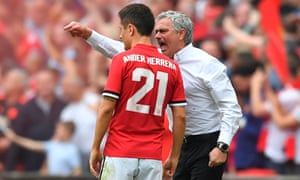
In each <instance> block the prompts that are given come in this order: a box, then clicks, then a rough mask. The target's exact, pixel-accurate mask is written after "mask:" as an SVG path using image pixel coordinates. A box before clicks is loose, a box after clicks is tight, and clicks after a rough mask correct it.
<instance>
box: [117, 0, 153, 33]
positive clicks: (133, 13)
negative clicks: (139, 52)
mask: <svg viewBox="0 0 300 180" xmlns="http://www.w3.org/2000/svg"><path fill="white" fill-rule="evenodd" d="M119 17H120V19H121V24H122V25H123V26H124V27H126V26H127V25H128V24H133V25H134V26H135V27H136V29H137V31H138V32H139V33H140V34H141V35H142V36H150V35H151V33H152V31H153V28H154V16H153V14H152V11H151V10H150V8H149V7H147V6H146V5H144V4H137V3H134V4H130V5H127V6H125V7H124V8H123V9H121V10H120V11H119Z"/></svg>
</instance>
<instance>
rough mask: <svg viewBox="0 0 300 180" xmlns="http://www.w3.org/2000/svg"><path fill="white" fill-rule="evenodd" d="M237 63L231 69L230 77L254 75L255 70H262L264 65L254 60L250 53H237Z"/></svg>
mask: <svg viewBox="0 0 300 180" xmlns="http://www.w3.org/2000/svg"><path fill="white" fill-rule="evenodd" d="M237 56H238V63H237V65H236V66H235V67H234V68H233V69H232V71H231V76H235V75H238V76H243V77H249V76H252V75H253V74H254V72H255V71H256V70H257V69H259V68H260V69H262V70H264V64H263V63H262V62H260V61H259V60H257V59H255V58H254V57H253V55H252V54H250V53H239V54H238V55H237Z"/></svg>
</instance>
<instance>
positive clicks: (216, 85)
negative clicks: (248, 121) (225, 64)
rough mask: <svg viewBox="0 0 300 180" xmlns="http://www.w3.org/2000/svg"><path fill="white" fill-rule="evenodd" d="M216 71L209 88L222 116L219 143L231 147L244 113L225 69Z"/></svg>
mask: <svg viewBox="0 0 300 180" xmlns="http://www.w3.org/2000/svg"><path fill="white" fill-rule="evenodd" d="M214 71H215V73H214V74H213V75H212V76H213V77H212V78H211V80H210V82H209V85H208V86H209V88H210V89H211V91H210V92H211V95H212V97H213V99H214V101H215V103H216V104H217V105H218V108H219V109H218V110H219V111H220V113H221V114H222V116H221V122H220V126H221V127H220V135H219V138H218V142H223V143H226V144H228V145H230V143H231V140H232V138H233V136H234V134H235V133H236V131H237V130H238V127H239V120H240V119H241V118H242V112H241V108H240V106H239V104H238V101H237V96H236V93H235V90H234V89H233V87H232V84H231V82H230V80H229V78H228V76H227V75H226V70H225V68H224V69H223V70H222V69H219V70H214ZM210 73H211V72H210Z"/></svg>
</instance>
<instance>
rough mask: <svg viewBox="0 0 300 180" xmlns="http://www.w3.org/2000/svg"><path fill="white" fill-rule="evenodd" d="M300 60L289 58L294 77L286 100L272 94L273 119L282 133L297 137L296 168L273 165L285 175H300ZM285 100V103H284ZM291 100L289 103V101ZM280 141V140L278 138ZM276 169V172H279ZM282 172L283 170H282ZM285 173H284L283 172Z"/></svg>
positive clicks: (293, 56) (274, 162) (291, 56)
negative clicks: (291, 133) (289, 133)
mask: <svg viewBox="0 0 300 180" xmlns="http://www.w3.org/2000/svg"><path fill="white" fill-rule="evenodd" d="M299 60H300V58H299V57H297V56H296V55H290V56H289V67H290V73H291V75H292V77H291V82H290V85H289V86H287V87H286V89H285V94H284V95H285V96H286V98H285V99H282V95H281V96H280V95H279V96H278V97H277V96H276V95H275V94H271V96H269V97H270V101H271V102H272V118H273V120H274V122H275V124H276V125H277V126H278V127H279V128H281V131H283V130H285V132H286V131H287V132H291V129H292V130H293V129H294V130H295V131H294V136H295V143H296V144H295V157H294V158H295V159H293V160H294V164H295V165H294V168H291V167H289V169H288V168H286V167H287V166H286V165H282V164H278V163H276V161H274V160H273V161H272V163H273V164H271V165H277V166H273V167H275V168H276V167H277V169H278V168H283V170H285V173H291V174H299V173H300V143H299V142H300V141H299V139H300V136H299V135H300V130H299V129H300V128H299V112H300V111H299V99H300V93H299V88H300V85H299V77H300V61H299ZM283 100H284V101H283ZM288 100H289V101H288ZM283 102H284V103H283ZM276 139H278V138H276ZM277 169H276V170H277ZM281 171H282V170H281ZM283 172H284V171H283Z"/></svg>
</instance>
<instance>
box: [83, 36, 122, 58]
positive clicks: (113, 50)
mask: <svg viewBox="0 0 300 180" xmlns="http://www.w3.org/2000/svg"><path fill="white" fill-rule="evenodd" d="M86 42H87V43H88V44H90V45H91V46H92V47H93V48H94V49H95V50H97V51H99V52H100V53H101V54H103V55H104V56H106V57H108V58H112V57H114V56H115V55H116V54H118V53H120V52H123V51H125V49H124V44H123V43H122V42H120V41H116V40H113V39H111V38H108V37H106V36H103V35H101V34H99V33H97V32H96V31H92V34H91V36H90V37H89V38H88V39H87V40H86Z"/></svg>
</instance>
